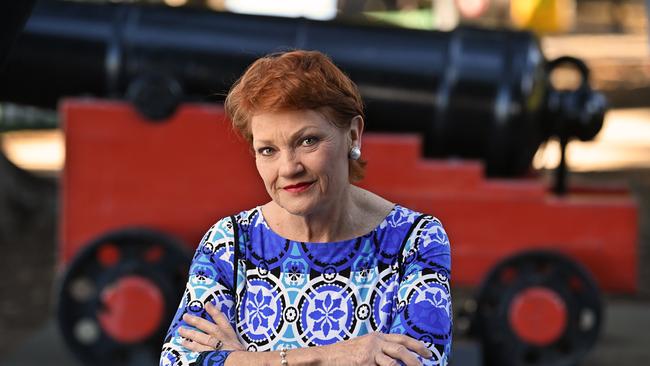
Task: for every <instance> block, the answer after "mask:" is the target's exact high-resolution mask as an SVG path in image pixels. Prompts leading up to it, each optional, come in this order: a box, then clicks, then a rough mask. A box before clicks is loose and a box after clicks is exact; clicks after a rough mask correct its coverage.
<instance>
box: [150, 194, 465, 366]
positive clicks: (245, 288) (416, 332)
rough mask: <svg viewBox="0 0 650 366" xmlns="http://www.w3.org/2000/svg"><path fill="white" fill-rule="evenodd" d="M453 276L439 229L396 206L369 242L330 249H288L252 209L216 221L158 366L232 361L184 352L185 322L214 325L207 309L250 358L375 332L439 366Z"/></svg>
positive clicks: (447, 334)
mask: <svg viewBox="0 0 650 366" xmlns="http://www.w3.org/2000/svg"><path fill="white" fill-rule="evenodd" d="M235 246H237V247H236V248H235ZM235 268H236V273H235ZM450 270H451V257H450V246H449V240H448V238H447V234H446V233H445V231H444V229H443V227H442V225H441V223H440V221H438V220H437V219H436V218H434V217H432V216H428V215H423V214H420V213H418V212H415V211H412V210H410V209H408V208H405V207H402V206H399V205H396V206H395V207H394V208H393V209H392V211H391V212H390V213H389V214H388V215H387V216H386V218H384V220H383V221H382V222H381V223H380V224H379V225H378V226H377V227H376V228H375V229H374V230H372V231H371V232H369V233H367V234H366V235H363V236H360V237H357V238H354V239H350V240H344V241H338V242H329V243H304V242H295V241H291V240H288V239H285V238H283V237H281V236H280V235H278V234H276V233H275V232H273V231H272V230H271V229H270V228H269V226H268V224H267V223H266V222H265V220H264V217H263V216H262V214H261V209H260V208H259V207H256V208H254V209H251V210H247V211H243V212H241V213H239V214H237V215H235V216H232V217H227V218H224V219H221V220H219V221H218V222H217V223H216V224H214V225H213V226H212V227H211V228H210V229H209V230H208V231H207V233H206V234H205V235H204V237H203V239H202V240H201V242H200V244H199V246H198V247H197V250H196V253H195V255H194V258H193V260H192V264H191V266H190V274H189V280H188V282H187V287H186V289H185V293H184V294H183V298H182V300H181V303H180V305H179V307H178V311H177V312H176V315H175V316H174V318H173V321H172V324H171V326H170V328H169V331H168V334H167V337H166V339H165V344H164V345H163V352H162V354H161V361H160V364H161V365H189V364H191V363H193V362H196V363H198V364H201V365H221V364H223V363H224V362H225V359H226V357H227V355H228V354H229V352H225V351H211V352H202V353H200V354H199V353H197V352H190V351H189V350H187V349H185V348H184V347H182V346H181V341H182V339H181V337H180V335H179V334H178V328H179V327H180V326H184V327H187V326H188V325H187V324H186V323H185V322H184V321H183V320H182V315H183V314H184V313H186V312H189V313H191V314H194V315H197V316H201V317H203V318H206V319H208V320H212V319H211V318H210V316H209V315H208V314H207V312H206V311H205V309H204V305H205V304H206V303H207V302H212V303H213V304H217V306H218V307H219V308H220V309H221V311H222V312H223V313H225V314H226V315H227V316H228V318H229V319H230V321H231V324H232V325H233V328H234V329H235V331H236V333H237V335H238V337H239V339H240V341H241V342H242V343H243V344H244V345H245V346H246V348H247V350H249V351H269V350H279V349H281V348H283V347H284V348H287V349H291V348H299V347H311V346H322V345H328V344H333V343H337V342H340V341H343V340H347V339H350V338H354V337H358V336H361V335H364V334H367V333H369V332H374V331H379V332H383V333H400V334H406V335H409V336H411V337H413V338H415V339H419V340H421V341H423V342H424V343H425V344H426V345H427V347H428V348H429V349H430V350H431V351H432V352H433V354H434V356H433V357H432V358H431V359H422V358H421V361H422V363H423V364H424V365H446V364H447V362H448V355H449V353H450V350H451V340H452V335H451V329H452V326H451V324H452V323H451V322H452V315H451V314H452V313H451V292H450V287H449V278H450ZM235 279H236V280H235ZM233 282H236V285H235V283H233ZM235 287H236V288H235Z"/></svg>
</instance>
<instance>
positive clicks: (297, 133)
mask: <svg viewBox="0 0 650 366" xmlns="http://www.w3.org/2000/svg"><path fill="white" fill-rule="evenodd" d="M310 128H318V126H315V125H308V126H305V127H303V128H301V129H299V130H297V131H295V132H294V133H292V134H291V135H290V136H289V141H294V140H296V139H297V138H298V137H300V136H301V135H303V134H304V133H305V131H307V130H309V129H310ZM253 143H254V144H255V143H257V144H261V145H273V144H274V142H273V141H271V140H265V139H261V140H255V139H253Z"/></svg>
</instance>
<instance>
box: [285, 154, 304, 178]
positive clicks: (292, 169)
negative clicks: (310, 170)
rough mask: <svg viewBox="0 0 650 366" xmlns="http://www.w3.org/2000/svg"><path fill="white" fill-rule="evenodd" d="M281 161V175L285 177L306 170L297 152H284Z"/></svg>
mask: <svg viewBox="0 0 650 366" xmlns="http://www.w3.org/2000/svg"><path fill="white" fill-rule="evenodd" d="M282 155H283V156H282V159H281V161H280V172H279V173H280V175H281V176H283V177H293V176H296V175H298V174H300V173H302V172H304V171H305V167H304V166H303V165H302V162H301V160H300V157H299V156H298V155H297V154H295V153H289V152H287V153H285V154H282Z"/></svg>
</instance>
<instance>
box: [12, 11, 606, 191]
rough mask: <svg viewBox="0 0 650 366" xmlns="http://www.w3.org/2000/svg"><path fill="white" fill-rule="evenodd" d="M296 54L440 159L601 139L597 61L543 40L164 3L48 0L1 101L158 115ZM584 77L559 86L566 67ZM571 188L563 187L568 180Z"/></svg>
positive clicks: (501, 172)
mask: <svg viewBox="0 0 650 366" xmlns="http://www.w3.org/2000/svg"><path fill="white" fill-rule="evenodd" d="M291 48H301V49H317V50H320V51H323V52H325V53H327V54H328V55H330V56H331V57H332V59H333V60H334V61H335V62H336V63H337V64H338V65H339V66H340V67H341V68H343V69H344V70H345V71H346V72H347V73H348V74H349V75H350V76H351V77H352V79H353V80H354V81H355V82H356V83H357V84H358V86H359V88H360V91H361V93H362V95H363V97H364V100H365V102H366V104H367V120H368V123H367V127H368V129H369V130H375V131H405V132H418V133H420V134H422V136H423V139H424V154H425V155H426V156H429V157H459V158H472V159H481V160H483V161H484V163H485V167H486V173H487V175H489V176H501V177H508V176H519V175H522V174H525V173H526V172H527V171H528V170H529V169H530V165H531V161H532V157H533V155H534V153H535V151H536V150H537V148H538V147H539V145H540V144H541V143H543V142H544V141H546V140H548V139H549V138H551V137H553V136H555V137H558V138H559V139H560V141H561V142H562V145H563V146H565V145H566V143H567V142H568V141H569V140H570V139H572V138H578V139H581V140H589V139H592V138H593V137H594V136H595V135H596V134H597V133H598V131H599V130H600V128H601V126H602V122H603V117H604V112H605V109H606V102H605V99H604V97H603V96H602V95H601V94H600V93H597V92H594V91H592V90H591V88H590V87H589V82H588V75H589V71H588V69H587V67H586V66H585V65H584V63H582V62H581V61H580V60H577V59H574V58H570V57H564V58H560V59H558V60H554V61H551V62H547V61H546V60H545V59H544V56H543V55H542V53H541V50H540V47H539V44H538V42H537V40H536V39H535V37H534V36H533V35H532V34H530V33H525V32H513V31H506V30H498V31H492V30H484V29H474V28H461V29H457V30H455V31H452V32H432V31H420V30H410V29H398V28H394V27H388V26H385V25H376V24H375V25H371V24H363V25H359V24H349V23H344V22H321V21H311V20H306V19H287V18H275V17H260V16H247V15H236V14H228V13H217V12H210V11H202V10H197V9H171V8H164V7H152V6H132V5H116V4H110V5H97V4H83V3H74V2H56V1H42V2H40V3H37V5H36V7H35V9H34V11H33V14H32V16H31V18H30V19H29V21H28V23H27V24H26V26H25V30H24V32H23V34H22V36H21V38H20V39H19V41H18V42H17V44H16V46H15V48H14V51H13V54H12V57H10V59H9V60H8V64H7V67H6V68H5V72H4V73H3V74H2V75H1V76H0V85H1V86H2V87H1V88H0V100H5V101H13V102H17V103H24V104H32V105H39V106H46V107H53V106H55V105H56V103H57V101H58V99H59V98H60V97H61V96H63V95H66V96H69V95H82V94H91V95H96V96H107V97H117V98H128V99H130V100H131V101H133V102H134V103H135V105H136V107H137V108H138V110H139V111H140V112H141V113H143V114H144V115H145V116H147V117H149V118H150V119H152V120H160V119H164V118H165V117H167V116H169V115H170V114H171V113H173V112H174V110H175V107H176V105H177V104H178V103H179V102H181V101H187V100H217V101H218V100H221V99H222V98H223V95H224V94H225V92H226V91H227V90H228V88H229V86H230V85H231V83H232V82H233V81H234V80H235V79H236V78H237V76H238V75H240V74H241V73H242V72H243V70H244V69H245V68H246V67H247V65H249V64H250V63H251V62H252V61H253V60H254V59H256V58H257V57H259V56H261V55H264V54H267V53H271V52H277V51H282V50H286V49H291ZM564 63H568V64H572V65H573V66H574V67H576V68H577V69H578V71H579V72H580V73H581V74H582V77H583V81H582V84H581V86H580V87H579V88H578V89H577V90H572V91H558V90H555V89H554V88H553V86H552V85H551V84H550V82H549V77H548V76H549V74H550V72H551V71H552V69H553V68H555V67H556V66H558V65H559V64H564ZM558 182H559V184H558V188H559V189H560V190H562V187H563V176H562V175H560V179H559V180H558Z"/></svg>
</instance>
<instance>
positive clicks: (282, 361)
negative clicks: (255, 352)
mask: <svg viewBox="0 0 650 366" xmlns="http://www.w3.org/2000/svg"><path fill="white" fill-rule="evenodd" d="M280 365H282V366H289V362H287V349H286V348H285V347H282V348H280Z"/></svg>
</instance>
